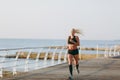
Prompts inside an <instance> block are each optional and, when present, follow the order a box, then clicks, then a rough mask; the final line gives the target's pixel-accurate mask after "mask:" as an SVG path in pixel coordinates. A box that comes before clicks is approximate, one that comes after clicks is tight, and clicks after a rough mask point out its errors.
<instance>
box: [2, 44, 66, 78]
mask: <svg viewBox="0 0 120 80" xmlns="http://www.w3.org/2000/svg"><path fill="white" fill-rule="evenodd" d="M58 48H59V49H62V51H61V52H60V54H62V53H64V54H63V56H64V60H61V57H59V58H58V60H57V61H56V62H54V57H55V54H56V50H57V49H58ZM44 49H45V51H44V52H45V56H44V58H43V61H44V63H43V64H46V62H47V57H48V53H49V51H50V50H51V49H53V50H52V51H53V52H52V53H53V55H52V57H51V60H52V64H49V66H53V65H57V64H62V63H65V62H66V61H67V60H66V58H67V56H66V51H67V50H66V48H65V47H64V46H63V47H58V46H56V47H54V46H51V47H36V48H35V47H34V48H16V49H0V52H1V54H0V57H2V59H1V60H0V77H1V78H2V77H3V75H4V71H9V70H10V72H11V73H12V75H16V74H17V72H18V70H17V68H18V67H23V70H24V72H28V71H30V67H31V66H30V65H31V64H32V65H34V67H35V68H34V69H33V70H35V69H39V68H43V67H47V66H46V65H42V66H41V65H39V63H40V61H39V57H40V54H41V53H42V51H43V50H44ZM46 49H48V50H46ZM63 50H64V51H63ZM10 51H12V52H13V53H14V58H12V59H11V60H7V58H6V57H10V56H11V54H9V53H10ZM2 52H6V53H5V54H4V55H3V54H2ZM24 52H28V53H27V55H26V56H25V58H24V61H23V63H22V64H21V63H20V62H21V59H19V57H20V55H22V54H23V55H24ZM32 52H36V56H35V59H34V60H33V61H31V59H30V56H31V54H32ZM58 54H59V53H58ZM12 55H13V54H12ZM59 59H60V60H59ZM53 62H54V63H53ZM8 63H12V65H9V64H8ZM6 64H8V65H6ZM47 64H48V63H47ZM6 74H7V73H6ZM8 74H9V73H8Z"/></svg>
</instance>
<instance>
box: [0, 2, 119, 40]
mask: <svg viewBox="0 0 120 80" xmlns="http://www.w3.org/2000/svg"><path fill="white" fill-rule="evenodd" d="M119 3H120V0H0V38H25V39H27V38H31V39H66V38H67V36H68V35H70V29H72V28H78V29H81V30H82V32H83V34H84V35H82V36H79V37H80V39H85V40H120V5H119Z"/></svg>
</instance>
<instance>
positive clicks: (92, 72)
mask: <svg viewBox="0 0 120 80" xmlns="http://www.w3.org/2000/svg"><path fill="white" fill-rule="evenodd" d="M79 63H80V67H79V68H80V74H77V72H76V69H75V68H74V80H120V58H119V57H118V58H98V59H91V60H83V61H80V62H79ZM68 76H69V71H68V64H66V63H65V64H61V65H57V66H54V67H49V68H44V69H40V70H36V71H32V72H29V73H27V74H22V75H20V76H16V77H14V78H13V79H5V80H69V79H68ZM3 80H4V79H3Z"/></svg>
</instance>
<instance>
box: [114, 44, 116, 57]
mask: <svg viewBox="0 0 120 80" xmlns="http://www.w3.org/2000/svg"><path fill="white" fill-rule="evenodd" d="M114 56H116V45H115V46H114Z"/></svg>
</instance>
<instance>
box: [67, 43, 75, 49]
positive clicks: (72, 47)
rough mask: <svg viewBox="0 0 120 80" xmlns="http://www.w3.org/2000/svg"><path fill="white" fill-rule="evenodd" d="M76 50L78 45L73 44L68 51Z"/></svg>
mask: <svg viewBox="0 0 120 80" xmlns="http://www.w3.org/2000/svg"><path fill="white" fill-rule="evenodd" d="M75 49H77V46H76V45H73V44H69V45H68V50H75Z"/></svg>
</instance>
